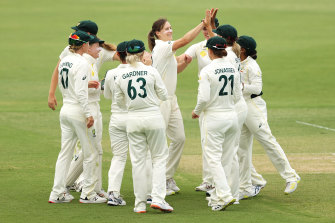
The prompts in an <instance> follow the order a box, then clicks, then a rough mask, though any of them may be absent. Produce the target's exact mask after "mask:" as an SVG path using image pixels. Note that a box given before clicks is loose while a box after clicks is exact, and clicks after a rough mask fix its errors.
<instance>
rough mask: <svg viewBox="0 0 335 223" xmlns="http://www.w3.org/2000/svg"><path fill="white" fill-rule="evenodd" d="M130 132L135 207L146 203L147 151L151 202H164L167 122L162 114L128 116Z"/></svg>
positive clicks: (147, 113)
mask: <svg viewBox="0 0 335 223" xmlns="http://www.w3.org/2000/svg"><path fill="white" fill-rule="evenodd" d="M127 133H128V139H129V153H130V158H131V163H132V175H133V186H134V194H135V208H136V207H141V206H142V207H143V206H145V205H146V201H147V192H148V188H147V182H148V180H147V173H146V172H147V171H146V165H147V164H146V160H147V150H148V149H149V150H150V154H151V160H152V192H151V196H152V201H153V202H162V201H163V200H164V199H165V196H166V175H165V173H166V160H167V157H168V149H167V142H166V135H165V134H166V132H165V123H164V120H163V117H162V115H161V113H160V112H159V111H157V112H155V113H154V112H150V113H149V112H142V113H140V112H136V113H135V112H132V113H128V121H127Z"/></svg>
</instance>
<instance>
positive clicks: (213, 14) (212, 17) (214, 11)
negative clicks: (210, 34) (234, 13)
mask: <svg viewBox="0 0 335 223" xmlns="http://www.w3.org/2000/svg"><path fill="white" fill-rule="evenodd" d="M218 10H219V9H218V8H216V9H214V8H212V9H211V11H210V12H211V27H212V29H216V27H215V18H216V13H217V12H218Z"/></svg>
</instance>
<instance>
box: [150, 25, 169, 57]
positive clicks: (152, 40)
mask: <svg viewBox="0 0 335 223" xmlns="http://www.w3.org/2000/svg"><path fill="white" fill-rule="evenodd" d="M166 22H167V19H158V20H156V21H155V22H154V24H152V27H151V30H150V32H149V34H148V45H149V49H150V50H151V51H152V49H153V48H154V47H155V37H156V38H158V37H157V36H156V32H159V31H161V30H162V29H163V27H164V25H165V23H166Z"/></svg>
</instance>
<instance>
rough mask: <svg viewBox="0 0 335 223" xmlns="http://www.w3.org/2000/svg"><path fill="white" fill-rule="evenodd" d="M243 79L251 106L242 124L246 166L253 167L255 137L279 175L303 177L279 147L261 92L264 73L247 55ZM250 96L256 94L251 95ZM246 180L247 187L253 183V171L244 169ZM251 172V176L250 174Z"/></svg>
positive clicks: (287, 177) (241, 148) (292, 177)
mask: <svg viewBox="0 0 335 223" xmlns="http://www.w3.org/2000/svg"><path fill="white" fill-rule="evenodd" d="M241 74H242V82H243V83H244V90H243V97H244V99H245V101H246V103H247V106H248V115H247V118H246V121H245V123H244V125H243V127H242V132H241V138H240V150H241V151H242V152H243V153H244V154H245V156H246V157H245V159H244V160H245V162H249V163H248V164H246V165H245V166H246V167H249V169H250V168H252V167H251V160H252V158H251V157H252V142H253V137H254V136H255V138H256V139H257V141H259V143H260V144H261V145H262V146H263V148H264V149H265V151H266V153H267V155H268V157H269V158H270V160H271V162H272V163H273V165H274V166H275V167H276V169H277V171H278V172H279V174H280V175H281V176H282V178H284V179H285V180H286V182H291V181H297V180H298V179H299V178H300V177H299V176H298V175H297V173H296V172H295V170H294V169H292V167H291V166H290V163H289V161H288V159H287V157H286V155H285V153H284V151H283V149H282V148H281V147H280V145H279V144H278V142H277V141H276V138H275V137H274V136H273V135H272V133H271V130H270V127H269V124H268V122H267V109H266V103H265V101H264V100H263V99H262V97H261V96H256V97H254V96H255V95H259V94H260V93H261V91H262V72H261V69H260V67H259V66H258V64H257V62H256V61H255V60H254V59H253V58H251V57H247V58H246V59H245V60H244V61H242V62H241ZM251 95H254V96H253V98H251ZM244 171H245V172H244V173H245V174H246V176H245V179H246V180H245V182H241V185H240V187H242V189H245V188H248V187H249V186H250V185H251V180H250V177H251V176H250V170H248V171H246V170H244ZM247 174H248V175H247Z"/></svg>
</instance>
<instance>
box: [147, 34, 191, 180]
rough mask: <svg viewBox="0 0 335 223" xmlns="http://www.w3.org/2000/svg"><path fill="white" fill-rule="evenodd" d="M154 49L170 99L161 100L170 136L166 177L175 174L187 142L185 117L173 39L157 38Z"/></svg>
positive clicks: (158, 67) (158, 68)
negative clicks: (178, 83) (182, 111)
mask: <svg viewBox="0 0 335 223" xmlns="http://www.w3.org/2000/svg"><path fill="white" fill-rule="evenodd" d="M155 43H156V45H155V47H154V48H153V51H152V66H153V67H155V68H156V69H157V70H158V72H159V74H160V75H161V77H162V79H163V82H164V84H165V87H166V89H167V91H168V100H166V101H163V102H161V104H160V110H161V113H162V115H163V118H164V121H165V124H166V134H167V136H168V137H169V138H170V140H171V143H170V146H169V157H168V160H167V165H166V178H167V179H170V178H172V177H173V176H174V174H175V172H176V170H177V168H178V165H179V162H180V158H181V154H182V152H183V147H184V144H185V131H184V123H183V118H182V115H181V112H180V108H179V105H178V102H177V96H176V95H175V93H176V87H177V60H176V57H175V52H174V51H172V45H173V41H166V42H164V41H162V40H156V41H155Z"/></svg>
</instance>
